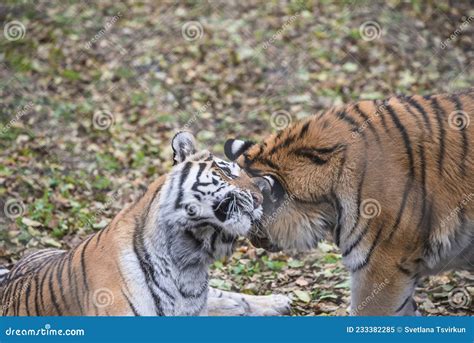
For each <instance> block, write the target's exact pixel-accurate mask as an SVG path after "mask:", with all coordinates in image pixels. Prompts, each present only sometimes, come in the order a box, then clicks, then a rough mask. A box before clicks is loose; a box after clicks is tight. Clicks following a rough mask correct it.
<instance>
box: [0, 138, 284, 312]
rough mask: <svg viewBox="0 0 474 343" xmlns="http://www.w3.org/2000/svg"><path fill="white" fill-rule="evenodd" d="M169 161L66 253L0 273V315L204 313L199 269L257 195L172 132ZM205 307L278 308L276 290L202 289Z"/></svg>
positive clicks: (227, 243)
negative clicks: (161, 171)
mask: <svg viewBox="0 0 474 343" xmlns="http://www.w3.org/2000/svg"><path fill="white" fill-rule="evenodd" d="M172 147H173V150H174V155H175V156H174V161H175V166H174V167H173V168H172V170H171V171H170V172H169V173H168V174H167V175H164V176H162V177H160V178H158V179H157V180H156V181H155V182H153V183H152V184H151V186H150V187H149V188H148V190H147V192H146V193H145V194H144V195H143V197H142V198H141V199H139V200H138V201H137V202H136V203H135V204H134V205H132V206H131V207H129V208H125V209H124V210H122V211H121V212H120V213H119V214H118V215H117V216H116V217H115V218H114V219H113V221H112V222H111V223H110V225H109V226H108V227H107V228H106V229H104V230H102V231H100V232H99V233H96V234H94V235H92V236H90V237H89V238H88V239H87V240H85V241H84V242H83V243H82V244H80V245H78V246H77V247H76V248H75V249H73V250H71V251H69V252H66V251H62V250H55V249H47V250H42V251H39V252H36V253H34V254H31V255H29V256H27V257H25V258H23V259H22V260H20V261H19V262H18V263H17V264H16V265H15V266H14V268H13V269H12V270H11V271H10V272H8V273H5V270H3V272H0V280H3V281H0V300H1V303H0V305H1V307H0V313H1V314H2V315H27V316H29V315H32V316H53V315H115V316H124V315H148V316H155V315H203V314H204V315H205V314H207V300H208V267H209V265H210V263H212V262H213V261H214V260H215V259H216V258H218V257H220V256H223V255H228V254H229V253H230V252H231V251H232V245H233V243H234V241H235V240H236V238H237V236H238V235H243V234H246V233H247V232H248V231H249V229H250V228H251V225H252V222H253V221H254V220H256V219H258V218H259V217H260V216H261V213H262V206H261V202H262V195H261V193H260V191H259V190H258V188H257V187H256V186H255V185H254V184H253V182H252V181H251V179H250V177H249V176H248V175H246V173H245V172H243V171H242V170H241V169H240V168H239V167H238V166H237V165H236V164H235V163H228V162H225V161H223V160H221V159H218V158H216V157H214V156H213V155H212V154H210V153H209V152H208V151H201V152H196V149H195V143H194V138H193V136H192V135H191V134H189V133H186V132H182V133H179V134H177V135H176V136H175V138H174V139H173V142H172ZM209 303H210V306H211V308H210V312H211V313H214V314H250V315H251V314H269V315H272V314H280V313H286V312H287V311H288V300H287V298H286V297H283V296H264V297H257V296H249V295H236V294H233V293H230V292H222V291H217V290H211V293H210V299H209Z"/></svg>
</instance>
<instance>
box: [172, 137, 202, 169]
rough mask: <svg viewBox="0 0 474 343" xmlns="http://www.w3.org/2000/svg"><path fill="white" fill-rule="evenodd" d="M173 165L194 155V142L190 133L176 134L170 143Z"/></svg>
mask: <svg viewBox="0 0 474 343" xmlns="http://www.w3.org/2000/svg"><path fill="white" fill-rule="evenodd" d="M171 147H172V148H173V160H174V164H178V163H181V162H183V161H184V160H185V159H186V158H187V157H188V156H190V155H193V154H195V153H196V141H195V139H194V136H193V135H192V133H191V132H187V131H181V132H178V133H177V134H176V135H175V136H174V137H173V140H172V141H171Z"/></svg>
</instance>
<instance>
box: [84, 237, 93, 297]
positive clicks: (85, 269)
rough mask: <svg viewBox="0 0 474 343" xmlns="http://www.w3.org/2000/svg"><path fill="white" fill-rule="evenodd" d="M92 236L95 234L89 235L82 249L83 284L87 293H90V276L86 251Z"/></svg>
mask: <svg viewBox="0 0 474 343" xmlns="http://www.w3.org/2000/svg"><path fill="white" fill-rule="evenodd" d="M92 237H93V236H91V237H89V239H87V241H86V242H85V243H84V246H83V247H82V250H81V271H82V284H83V286H84V289H85V290H86V294H89V284H88V278H87V266H86V259H85V252H86V249H87V247H88V245H89V243H90V242H91V241H92ZM87 298H88V297H87Z"/></svg>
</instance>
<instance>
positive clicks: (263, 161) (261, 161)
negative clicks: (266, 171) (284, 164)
mask: <svg viewBox="0 0 474 343" xmlns="http://www.w3.org/2000/svg"><path fill="white" fill-rule="evenodd" d="M258 162H260V163H262V164H266V165H268V166H269V167H270V168H273V169H275V170H280V167H279V166H278V165H276V164H275V163H273V161H271V160H269V159H268V158H259V159H258Z"/></svg>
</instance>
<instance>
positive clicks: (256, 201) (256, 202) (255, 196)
mask: <svg viewBox="0 0 474 343" xmlns="http://www.w3.org/2000/svg"><path fill="white" fill-rule="evenodd" d="M251 193H252V200H253V208H254V209H255V208H257V207H259V206H260V205H262V203H263V196H262V195H261V194H259V193H255V192H251Z"/></svg>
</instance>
